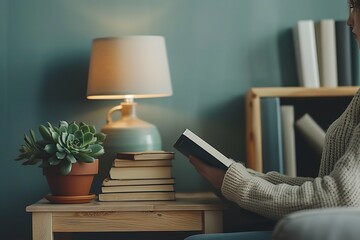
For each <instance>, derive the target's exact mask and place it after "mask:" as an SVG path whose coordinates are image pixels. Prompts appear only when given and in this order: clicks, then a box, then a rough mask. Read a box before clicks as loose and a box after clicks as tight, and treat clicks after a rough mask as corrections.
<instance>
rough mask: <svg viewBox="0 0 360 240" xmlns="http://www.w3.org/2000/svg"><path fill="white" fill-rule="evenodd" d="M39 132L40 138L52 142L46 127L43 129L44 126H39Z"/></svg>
mask: <svg viewBox="0 0 360 240" xmlns="http://www.w3.org/2000/svg"><path fill="white" fill-rule="evenodd" d="M39 132H40V134H41V136H42V137H43V139H44V140H46V141H48V142H52V141H53V138H52V137H51V133H50V130H49V129H48V128H47V127H45V126H44V125H40V126H39Z"/></svg>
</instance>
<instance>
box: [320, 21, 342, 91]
mask: <svg viewBox="0 0 360 240" xmlns="http://www.w3.org/2000/svg"><path fill="white" fill-rule="evenodd" d="M315 34H316V49H317V55H318V66H319V76H320V86H321V87H337V86H338V79H337V76H338V73H337V59H336V34H335V21H334V20H333V19H324V20H321V21H319V22H317V23H316V25H315Z"/></svg>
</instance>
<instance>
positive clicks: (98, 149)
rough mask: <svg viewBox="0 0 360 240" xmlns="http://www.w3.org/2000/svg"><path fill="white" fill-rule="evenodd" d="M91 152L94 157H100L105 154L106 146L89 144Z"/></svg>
mask: <svg viewBox="0 0 360 240" xmlns="http://www.w3.org/2000/svg"><path fill="white" fill-rule="evenodd" d="M89 148H90V149H91V153H90V154H89V155H90V156H92V157H98V156H101V155H103V154H104V148H103V147H102V146H101V145H100V144H93V145H89Z"/></svg>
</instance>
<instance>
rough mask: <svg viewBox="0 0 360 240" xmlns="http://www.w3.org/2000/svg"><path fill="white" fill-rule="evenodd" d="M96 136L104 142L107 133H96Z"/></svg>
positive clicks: (99, 140)
mask: <svg viewBox="0 0 360 240" xmlns="http://www.w3.org/2000/svg"><path fill="white" fill-rule="evenodd" d="M94 136H95V137H96V138H97V140H98V142H101V143H102V142H104V141H105V138H106V135H105V134H104V133H96V134H95V135H94Z"/></svg>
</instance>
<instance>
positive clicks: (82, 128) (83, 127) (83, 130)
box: [80, 125, 90, 133]
mask: <svg viewBox="0 0 360 240" xmlns="http://www.w3.org/2000/svg"><path fill="white" fill-rule="evenodd" d="M80 130H81V131H82V132H83V133H88V132H90V128H89V126H87V125H83V126H81V127H80Z"/></svg>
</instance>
